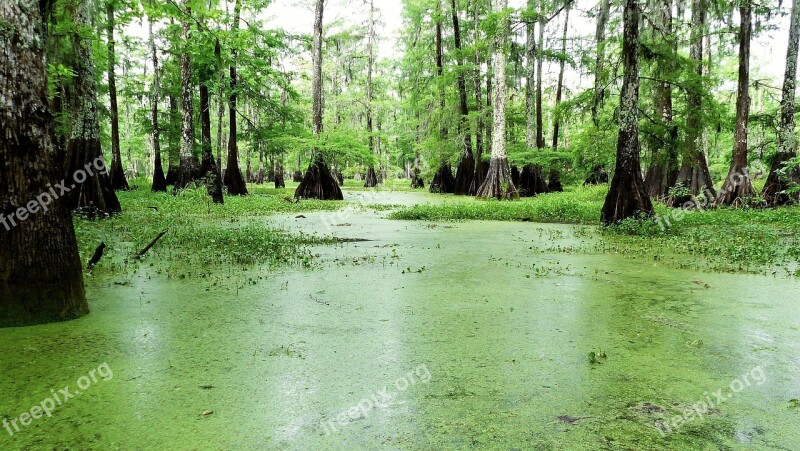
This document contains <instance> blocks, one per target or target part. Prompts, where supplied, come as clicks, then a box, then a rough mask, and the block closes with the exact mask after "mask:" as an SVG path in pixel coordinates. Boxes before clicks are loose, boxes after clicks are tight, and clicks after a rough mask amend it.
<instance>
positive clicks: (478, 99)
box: [469, 0, 491, 196]
mask: <svg viewBox="0 0 800 451" xmlns="http://www.w3.org/2000/svg"><path fill="white" fill-rule="evenodd" d="M479 7H480V0H473V28H474V30H473V31H474V34H475V74H474V81H473V89H474V91H475V109H476V110H477V117H476V118H475V122H476V127H475V172H474V173H473V176H472V182H471V183H470V185H469V195H470V196H474V195H475V194H477V192H478V188H479V187H480V186H481V185H482V184H483V180H484V179H485V178H486V171H487V170H488V167H487V165H486V163H484V162H483V133H484V126H485V125H484V114H485V112H484V110H483V93H482V82H481V80H482V77H481V64H482V63H483V61H482V58H481V51H480V48H479V46H478V43H479V42H480V19H479ZM488 95H491V93H489V94H488Z"/></svg>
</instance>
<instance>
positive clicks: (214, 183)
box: [199, 80, 225, 204]
mask: <svg viewBox="0 0 800 451" xmlns="http://www.w3.org/2000/svg"><path fill="white" fill-rule="evenodd" d="M209 97H210V95H209V89H208V80H202V81H201V82H200V129H201V136H202V147H203V155H202V158H201V160H200V173H199V177H200V178H201V179H205V181H206V186H207V187H208V195H209V196H211V198H212V199H213V200H214V203H215V204H223V203H225V200H224V198H223V197H222V175H221V174H220V173H219V168H218V167H217V162H216V161H214V149H213V147H212V146H211V105H210V100H209Z"/></svg>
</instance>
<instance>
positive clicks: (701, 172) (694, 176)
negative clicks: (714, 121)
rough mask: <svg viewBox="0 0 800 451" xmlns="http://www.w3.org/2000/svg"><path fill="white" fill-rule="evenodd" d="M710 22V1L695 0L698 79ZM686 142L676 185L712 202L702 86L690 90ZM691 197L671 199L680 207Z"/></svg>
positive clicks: (693, 38) (694, 44) (694, 56)
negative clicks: (708, 20)
mask: <svg viewBox="0 0 800 451" xmlns="http://www.w3.org/2000/svg"><path fill="white" fill-rule="evenodd" d="M705 25H706V0H693V1H692V26H691V41H692V49H691V52H690V53H691V58H692V60H693V61H694V64H695V73H696V74H697V76H698V78H699V77H702V76H703V33H704V30H705ZM686 104H687V111H686V143H685V145H684V152H683V161H682V163H681V170H680V172H679V173H678V181H677V182H676V184H679V185H681V186H684V187H686V188H687V189H688V190H689V193H690V194H691V196H698V195H702V196H701V197H702V198H703V199H704V200H702V202H703V203H709V202H711V201H712V200H713V199H714V198H715V197H716V194H715V193H714V183H713V182H712V181H711V173H710V172H709V171H708V161H707V160H706V155H705V151H704V150H703V147H702V137H703V118H702V107H703V91H702V88H700V87H697V86H693V87H690V88H688V90H687V93H686ZM689 200H691V199H688V198H675V199H671V203H672V205H673V206H675V207H678V206H681V205H683V204H684V203H685V202H687V201H689Z"/></svg>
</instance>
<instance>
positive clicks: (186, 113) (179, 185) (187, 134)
mask: <svg viewBox="0 0 800 451" xmlns="http://www.w3.org/2000/svg"><path fill="white" fill-rule="evenodd" d="M191 14H192V10H191V8H189V7H187V8H186V15H187V16H188V17H191ZM189 30H190V27H189V19H188V18H186V19H184V22H183V40H184V42H185V43H187V44H186V45H188V42H189V38H190V36H189ZM181 98H182V101H183V121H182V126H181V150H180V160H179V161H180V166H179V167H178V171H177V176H176V180H175V189H176V190H178V189H183V188H186V187H187V186H189V184H191V183H192V182H193V181H194V180H195V176H196V172H197V169H196V164H195V163H196V157H195V154H194V122H193V120H194V104H193V102H194V97H193V95H192V66H191V60H190V57H189V50H188V49H186V50H185V51H184V53H183V54H182V55H181Z"/></svg>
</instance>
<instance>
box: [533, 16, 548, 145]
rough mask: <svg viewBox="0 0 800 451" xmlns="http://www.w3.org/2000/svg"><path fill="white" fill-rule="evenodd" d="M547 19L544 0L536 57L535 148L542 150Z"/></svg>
mask: <svg viewBox="0 0 800 451" xmlns="http://www.w3.org/2000/svg"><path fill="white" fill-rule="evenodd" d="M546 26H547V18H546V17H545V16H544V0H541V2H540V8H539V52H538V53H537V55H536V148H537V149H542V148H544V118H543V116H542V115H543V114H544V111H543V110H542V70H543V63H544V50H545V49H544V28H545V27H546Z"/></svg>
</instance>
